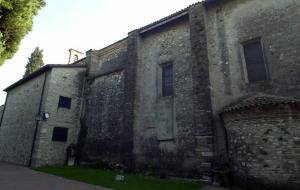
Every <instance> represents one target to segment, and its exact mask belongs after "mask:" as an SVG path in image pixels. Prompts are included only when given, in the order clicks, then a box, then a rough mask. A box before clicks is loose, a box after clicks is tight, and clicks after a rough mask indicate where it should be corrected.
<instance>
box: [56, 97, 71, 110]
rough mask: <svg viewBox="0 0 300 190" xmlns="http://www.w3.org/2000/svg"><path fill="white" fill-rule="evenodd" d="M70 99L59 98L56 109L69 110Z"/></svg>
mask: <svg viewBox="0 0 300 190" xmlns="http://www.w3.org/2000/svg"><path fill="white" fill-rule="evenodd" d="M71 101H72V99H71V98H68V97H64V96H59V102H58V107H60V108H67V109H70V108H71Z"/></svg>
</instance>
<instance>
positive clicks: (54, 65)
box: [4, 64, 86, 92]
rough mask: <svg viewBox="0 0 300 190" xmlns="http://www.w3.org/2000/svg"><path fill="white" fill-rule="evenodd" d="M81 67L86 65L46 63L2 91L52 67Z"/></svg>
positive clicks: (12, 87) (10, 88) (8, 89)
mask: <svg viewBox="0 0 300 190" xmlns="http://www.w3.org/2000/svg"><path fill="white" fill-rule="evenodd" d="M54 67H56V68H82V67H86V66H85V65H74V64H68V65H66V64H65V65H63V64H48V65H45V66H44V67H42V68H40V69H39V70H37V71H35V72H33V73H31V74H30V75H28V76H27V77H25V78H22V79H21V80H18V81H17V82H15V83H14V84H12V85H10V86H9V87H7V88H5V89H4V91H5V92H7V91H10V90H12V89H14V88H15V87H17V86H20V85H21V84H23V83H25V82H27V81H29V80H31V79H33V78H35V77H37V76H39V75H41V74H43V73H45V72H47V71H49V70H51V69H52V68H54Z"/></svg>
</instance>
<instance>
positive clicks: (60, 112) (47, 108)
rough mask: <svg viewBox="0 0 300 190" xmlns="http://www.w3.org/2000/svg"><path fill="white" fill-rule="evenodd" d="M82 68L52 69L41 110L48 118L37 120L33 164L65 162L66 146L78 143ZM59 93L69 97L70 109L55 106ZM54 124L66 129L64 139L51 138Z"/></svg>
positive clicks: (82, 78)
mask: <svg viewBox="0 0 300 190" xmlns="http://www.w3.org/2000/svg"><path fill="white" fill-rule="evenodd" d="M85 71H86V68H52V70H51V75H49V76H48V77H49V82H48V83H47V84H46V86H47V88H46V89H47V90H46V91H45V94H44V98H43V104H42V109H41V112H42V113H49V115H50V117H49V119H47V120H43V121H40V122H39V130H38V133H37V139H36V143H35V151H34V154H33V163H32V166H34V167H38V166H43V165H62V164H64V163H65V161H66V148H67V147H68V145H70V144H76V143H77V137H78V133H79V127H80V120H79V118H80V111H81V103H82V95H83V91H82V90H83V89H82V88H83V83H84V76H85ZM59 96H64V97H68V98H71V99H72V100H71V108H70V109H66V108H60V107H58V101H59ZM54 127H65V128H68V138H67V142H58V141H52V134H53V128H54Z"/></svg>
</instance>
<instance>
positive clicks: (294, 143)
mask: <svg viewBox="0 0 300 190" xmlns="http://www.w3.org/2000/svg"><path fill="white" fill-rule="evenodd" d="M299 108H300V107H299V105H278V106H272V105H271V106H266V107H261V108H250V109H247V110H238V111H232V112H229V113H225V114H223V118H224V124H225V127H226V129H227V133H228V140H229V141H228V144H229V157H230V162H231V166H232V168H233V170H234V175H235V177H236V180H235V182H240V184H242V185H244V186H245V185H246V186H247V185H248V183H249V180H254V179H259V181H260V182H262V181H263V182H264V183H270V184H278V185H279V184H282V185H288V184H289V185H291V184H293V183H298V187H299V182H300V146H299V145H300V109H299ZM247 182H248V183H247ZM243 183H244V184H243ZM252 185H253V184H252ZM249 187H250V186H249ZM285 189H286V188H285Z"/></svg>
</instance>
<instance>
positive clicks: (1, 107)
mask: <svg viewBox="0 0 300 190" xmlns="http://www.w3.org/2000/svg"><path fill="white" fill-rule="evenodd" d="M3 112H4V105H2V106H0V125H1V119H2V114H3Z"/></svg>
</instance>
